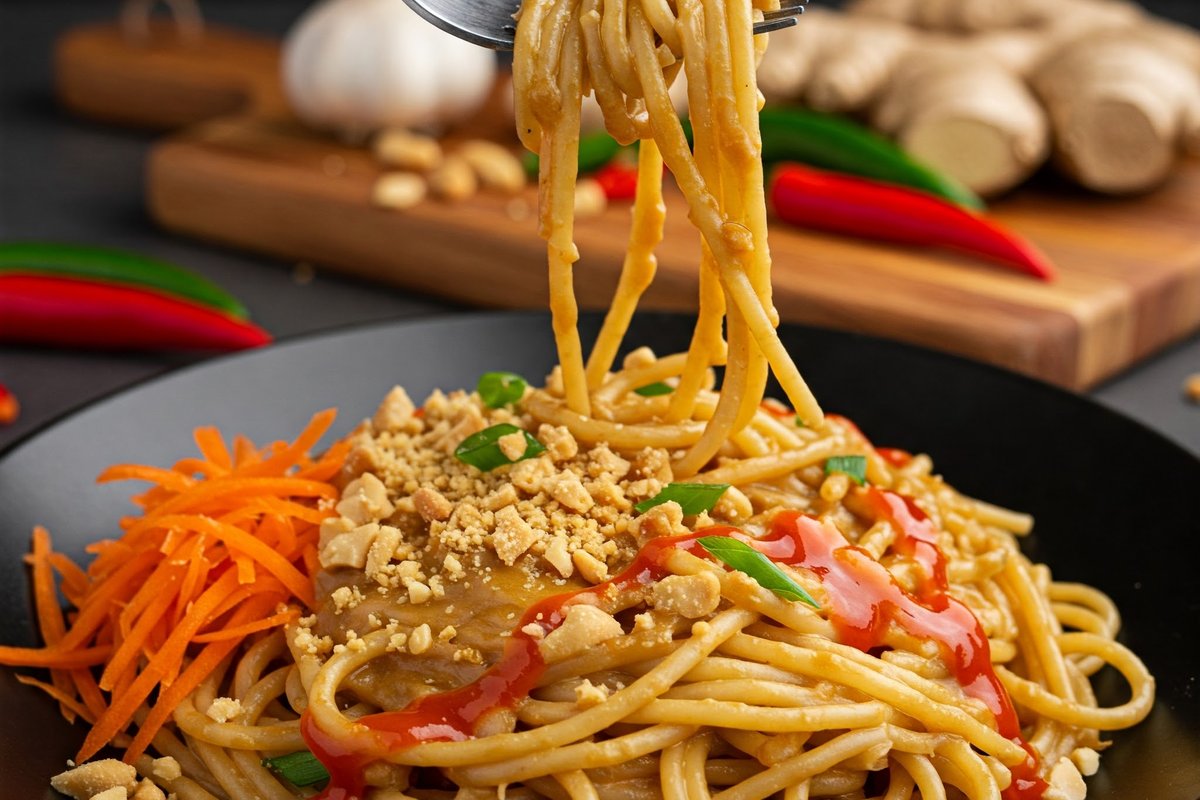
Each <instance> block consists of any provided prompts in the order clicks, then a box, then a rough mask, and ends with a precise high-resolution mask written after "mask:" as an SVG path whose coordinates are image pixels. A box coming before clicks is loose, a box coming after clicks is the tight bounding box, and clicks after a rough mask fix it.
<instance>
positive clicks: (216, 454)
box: [192, 427, 315, 472]
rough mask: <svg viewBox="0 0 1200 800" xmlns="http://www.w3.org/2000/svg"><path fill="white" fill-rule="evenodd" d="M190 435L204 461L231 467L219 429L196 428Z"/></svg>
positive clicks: (225, 467) (226, 469)
mask: <svg viewBox="0 0 1200 800" xmlns="http://www.w3.org/2000/svg"><path fill="white" fill-rule="evenodd" d="M192 436H193V438H194V439H195V440H196V447H197V448H199V449H200V452H201V454H203V456H204V460H205V461H207V462H209V463H210V464H212V465H213V466H215V467H219V468H221V469H222V470H225V471H226V472H228V471H229V470H230V469H231V468H232V467H233V462H232V461H231V460H230V458H229V448H228V447H226V446H225V438H224V437H223V436H221V432H220V431H218V430H217V429H216V428H213V427H206V428H197V429H196V430H195V432H194V433H193V434H192ZM314 444H315V442H314Z"/></svg>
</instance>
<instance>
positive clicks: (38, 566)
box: [26, 525, 77, 722]
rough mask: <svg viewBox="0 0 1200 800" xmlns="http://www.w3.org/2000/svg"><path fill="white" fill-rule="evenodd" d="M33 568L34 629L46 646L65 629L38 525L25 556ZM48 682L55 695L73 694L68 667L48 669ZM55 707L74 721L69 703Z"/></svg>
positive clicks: (45, 536)
mask: <svg viewBox="0 0 1200 800" xmlns="http://www.w3.org/2000/svg"><path fill="white" fill-rule="evenodd" d="M26 560H28V561H29V564H30V566H31V567H32V568H33V594H34V603H35V605H36V607H37V616H38V628H39V629H40V630H41V633H42V640H43V641H45V642H46V644H47V645H51V646H53V645H56V644H58V643H59V642H60V641H62V638H63V636H64V635H65V634H66V632H67V624H66V622H64V621H63V615H62V609H61V608H60V607H59V605H58V591H57V590H56V589H55V588H54V567H53V566H51V564H50V534H49V532H47V531H46V529H45V528H43V527H42V526H41V525H38V526H37V527H36V528H34V529H33V552H31V553H30V554H29V556H28V557H27V559H26ZM50 681H51V683H53V684H54V688H55V689H56V690H57V691H58V693H59V694H61V695H64V696H72V695H74V690H75V682H74V681H73V680H72V678H71V673H70V671H69V670H64V669H52V670H50ZM58 707H59V710H60V711H61V712H62V715H63V717H64V718H65V719H66V720H67V722H74V721H75V716H76V714H77V712H76V711H75V709H74V708H73V706H72V705H71V704H69V703H64V702H63V701H62V700H59V702H58Z"/></svg>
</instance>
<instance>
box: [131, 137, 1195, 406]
mask: <svg viewBox="0 0 1200 800" xmlns="http://www.w3.org/2000/svg"><path fill="white" fill-rule="evenodd" d="M379 174H380V167H379V166H378V165H377V164H376V163H375V162H374V160H373V159H372V158H371V157H370V155H369V154H368V153H367V152H366V151H365V150H362V149H359V148H353V147H348V146H345V145H342V144H339V143H337V142H336V141H334V140H333V139H331V138H328V137H325V136H322V135H320V134H316V133H313V132H311V131H308V130H306V129H304V128H302V127H300V126H299V125H297V124H295V123H292V122H287V121H272V120H269V119H263V118H261V117H257V118H256V117H245V118H240V119H225V120H218V121H214V122H211V123H209V124H206V125H204V126H201V127H199V128H195V129H192V130H189V131H187V132H184V133H182V134H178V135H176V136H174V137H171V138H170V139H168V140H167V141H165V142H164V143H162V144H160V145H159V146H158V147H157V148H156V149H155V151H154V152H153V154H152V156H151V161H150V169H149V177H148V192H149V202H150V209H151V212H152V213H153V215H154V217H155V219H157V220H158V221H159V222H160V223H161V224H162V225H164V226H166V227H167V228H169V229H172V230H175V231H178V232H180V233H184V234H187V235H191V236H197V237H200V238H204V239H208V240H211V241H216V242H221V243H225V244H230V245H234V246H237V247H243V248H247V249H250V250H255V251H258V252H261V253H266V254H270V255H274V256H278V257H281V258H285V259H294V260H297V261H309V262H312V263H315V264H318V265H321V266H325V267H329V268H332V269H337V270H339V271H344V272H348V273H351V274H354V275H358V276H361V277H364V278H368V279H371V280H378V281H381V282H385V283H389V284H392V285H395V286H402V287H408V288H413V289H417V290H419V291H422V292H428V293H431V294H436V295H439V296H443V297H449V298H452V299H455V300H461V301H464V302H468V303H473V304H479V305H486V306H504V307H529V306H535V307H536V306H544V305H545V303H546V301H547V288H546V277H545V269H546V266H545V250H544V244H543V242H542V241H541V240H540V239H538V238H537V235H536V221H535V219H534V216H535V208H534V207H535V204H536V192H535V191H534V190H533V189H532V188H530V189H529V190H528V191H527V192H526V193H525V194H523V195H520V196H518V197H514V198H510V197H502V196H497V195H488V194H483V195H479V196H477V197H475V198H472V199H470V200H467V201H465V202H463V203H460V204H457V205H446V204H442V203H439V202H436V201H432V200H429V201H426V202H424V203H422V204H421V205H419V206H418V207H416V208H413V209H410V210H407V211H404V212H398V211H388V210H383V209H379V208H374V207H372V205H371V202H370V194H371V187H372V185H373V183H374V181H375V179H376V178H377V177H378V175H379ZM671 188H672V190H671V191H668V193H667V205H668V222H667V230H666V239H665V241H664V242H663V244H662V246H661V247H660V248H659V250H658V256H659V275H658V278H657V280H656V281H655V283H654V285H653V287H652V288H651V289H650V291H649V292H647V294H646V298H645V304H646V306H647V307H651V308H660V309H685V310H686V309H692V308H694V307H695V302H696V300H695V298H696V283H697V278H696V264H697V260H698V249H699V247H698V237H697V234H696V232H695V230H694V229H693V228H692V227H691V225H690V223H688V221H687V219H686V207H685V204H684V201H683V198H682V196H681V195H680V194H679V193H678V192H677V191H674V190H673V187H671ZM994 213H995V215H996V216H997V218H999V219H1000V220H1001V221H1002V222H1004V223H1005V224H1008V225H1010V226H1011V227H1013V228H1014V229H1016V230H1018V231H1020V232H1022V233H1024V234H1025V235H1027V236H1029V237H1030V238H1031V239H1032V240H1033V241H1034V242H1036V243H1037V244H1038V245H1040V246H1041V247H1042V248H1043V249H1045V251H1046V252H1047V253H1048V254H1049V255H1050V256H1051V258H1053V259H1054V260H1055V261H1056V262H1057V264H1058V266H1059V270H1060V275H1059V278H1058V280H1056V281H1055V282H1053V283H1044V282H1040V281H1037V280H1033V279H1031V278H1027V277H1024V276H1021V275H1015V274H1012V273H1009V272H1007V271H1004V270H1002V269H999V268H996V267H992V266H989V265H988V264H987V263H985V262H981V261H978V260H976V259H974V258H972V257H969V256H965V255H962V256H960V255H957V254H954V253H949V252H942V251H931V250H913V249H902V248H896V247H891V246H886V245H874V244H868V243H863V242H859V241H855V240H850V239H845V238H840V237H833V236H824V235H819V234H814V233H809V232H806V231H800V230H797V229H794V228H791V227H789V226H786V225H784V224H782V223H777V224H773V226H772V230H771V252H772V256H773V259H774V275H773V277H774V285H775V303H776V305H777V307H778V308H779V311H780V314H781V315H782V317H783V318H784V319H788V320H797V321H802V322H810V323H816V324H820V325H827V326H830V327H834V328H842V329H851V330H858V331H864V332H868V333H875V334H880V335H884V336H892V337H896V338H899V339H903V340H905V341H909V342H913V343H916V344H922V345H927V346H931V347H936V348H939V349H942V350H948V351H950V352H954V353H959V354H962V355H966V356H969V357H972V358H978V359H983V360H986V361H990V362H992V363H996V364H1000V365H1002V366H1005V367H1009V368H1011V369H1015V370H1018V371H1020V372H1024V373H1026V374H1029V375H1033V376H1036V377H1040V378H1043V379H1046V380H1049V381H1052V382H1054V383H1058V384H1060V385H1063V386H1067V387H1071V388H1084V387H1087V386H1090V385H1093V384H1095V383H1097V382H1098V381H1100V380H1103V379H1104V378H1106V377H1109V376H1111V375H1113V374H1115V373H1116V372H1118V371H1120V370H1121V369H1123V368H1125V367H1127V366H1129V365H1131V364H1133V363H1134V362H1136V361H1137V360H1138V359H1140V358H1142V357H1144V356H1146V355H1148V354H1149V353H1151V352H1154V351H1155V350H1157V349H1159V348H1161V347H1163V346H1165V345H1167V344H1169V343H1170V342H1172V341H1175V340H1176V339H1178V338H1180V337H1181V336H1183V335H1184V334H1186V333H1187V332H1189V331H1191V330H1193V329H1195V328H1196V327H1197V326H1198V325H1200V163H1197V162H1187V163H1184V164H1183V165H1182V166H1181V167H1180V169H1179V170H1178V171H1177V174H1176V175H1175V176H1174V177H1173V179H1172V180H1171V182H1170V183H1169V184H1168V185H1167V186H1166V187H1165V188H1163V189H1161V190H1160V191H1158V192H1155V193H1154V194H1152V195H1149V196H1146V197H1141V198H1137V199H1134V200H1106V199H1101V198H1097V197H1093V196H1089V195H1085V194H1082V193H1077V192H1074V191H1072V190H1071V189H1069V188H1066V187H1057V186H1040V187H1038V188H1030V189H1027V190H1024V191H1022V192H1019V193H1017V194H1015V195H1013V196H1012V197H1010V198H1008V199H1006V200H1004V201H1002V202H1000V203H997V204H996V206H995V208H994ZM628 226H629V206H628V205H623V204H614V205H612V206H610V207H609V209H608V210H607V211H606V212H605V213H604V214H603V215H601V216H598V217H595V218H592V219H585V220H580V221H579V222H578V224H577V228H576V241H577V243H578V245H579V249H580V252H581V254H582V258H581V260H580V262H579V263H578V265H577V266H576V270H575V284H576V292H577V294H578V296H579V298H580V302H581V305H583V306H584V307H588V308H600V307H604V306H606V305H607V303H608V299H609V297H610V296H611V293H612V290H613V288H614V287H615V285H616V280H617V275H618V272H619V270H620V265H621V258H622V255H623V253H624V248H625V244H626V236H627V231H628Z"/></svg>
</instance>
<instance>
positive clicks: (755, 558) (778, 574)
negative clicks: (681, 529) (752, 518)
mask: <svg viewBox="0 0 1200 800" xmlns="http://www.w3.org/2000/svg"><path fill="white" fill-rule="evenodd" d="M696 541H697V542H698V543H699V544H700V546H701V547H703V548H704V549H705V550H707V551H708V552H709V553H711V554H712V556H713V558H715V559H717V560H718V561H720V562H721V563H723V564H725V565H726V566H728V567H731V568H733V569H735V570H737V571H738V572H744V573H746V574H747V575H749V576H750V577H751V578H753V579H754V580H755V581H757V582H758V585H759V586H761V587H763V588H764V589H769V590H770V591H772V592H774V593H775V594H777V595H779V596H780V597H782V598H783V599H784V600H793V601H794V600H799V601H801V602H804V603H808V604H809V605H810V606H812V607H813V608H816V609H820V606H819V605H817V601H815V600H813V599H812V596H811V595H809V593H808V592H806V591H804V587H803V586H801V585H800V584H798V583H796V582H795V581H794V580H792V579H791V578H790V577H789V576H788V574H787V573H786V572H784V571H783V570H781V569H780V568H779V566H778V565H777V564H775V562H773V561H771V559H769V558H767V557H766V556H764V555H763V554H762V553H760V552H758V551H757V550H755V549H754V548H753V547H751V546H750V545H748V544H746V543H745V542H743V541H740V540H738V539H734V538H733V537H731V536H705V537H703V538H701V539H697V540H696Z"/></svg>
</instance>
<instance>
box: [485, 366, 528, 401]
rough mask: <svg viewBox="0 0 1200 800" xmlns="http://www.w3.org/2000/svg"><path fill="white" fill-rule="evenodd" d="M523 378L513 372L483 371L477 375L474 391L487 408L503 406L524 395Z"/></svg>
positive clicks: (524, 383) (524, 384)
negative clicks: (477, 379) (477, 381)
mask: <svg viewBox="0 0 1200 800" xmlns="http://www.w3.org/2000/svg"><path fill="white" fill-rule="evenodd" d="M526 386H528V384H527V383H526V382H525V379H524V378H522V377H521V376H520V375H518V374H516V373H515V372H485V373H483V374H482V375H480V376H479V383H478V384H476V385H475V391H477V392H479V396H480V398H482V399H483V404H484V405H485V406H487V407H488V408H504V406H506V405H508V404H510V403H515V402H517V401H518V400H520V399H521V398H522V397H524V396H525V387H526Z"/></svg>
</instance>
